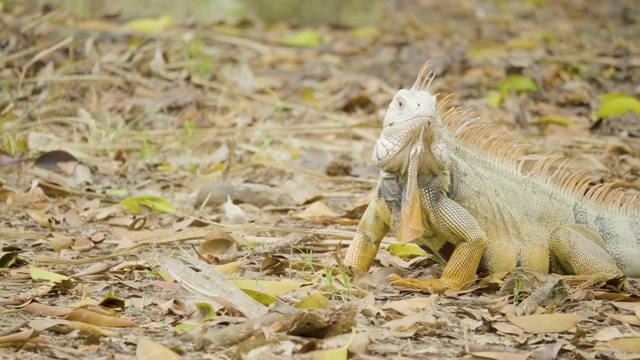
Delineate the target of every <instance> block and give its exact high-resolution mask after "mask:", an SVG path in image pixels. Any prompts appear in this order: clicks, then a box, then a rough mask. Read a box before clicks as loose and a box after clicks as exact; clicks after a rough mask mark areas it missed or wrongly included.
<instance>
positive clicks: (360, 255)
mask: <svg viewBox="0 0 640 360" xmlns="http://www.w3.org/2000/svg"><path fill="white" fill-rule="evenodd" d="M390 223H391V211H390V210H389V207H388V206H387V204H386V203H385V201H384V200H383V199H382V198H381V197H380V195H378V196H376V198H375V199H374V200H373V201H371V203H369V206H368V207H367V210H365V212H364V215H363V216H362V219H361V220H360V223H359V224H358V229H357V230H356V236H355V237H354V238H353V241H352V242H351V245H349V249H348V250H347V255H346V256H345V258H344V264H345V265H346V266H348V267H350V268H352V269H355V270H359V271H363V272H367V271H368V270H369V268H370V267H371V264H373V260H374V259H375V257H376V254H377V253H378V248H379V247H380V242H381V241H382V238H384V236H385V235H386V234H387V233H388V232H389V224H390Z"/></svg>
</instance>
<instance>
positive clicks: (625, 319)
mask: <svg viewBox="0 0 640 360" xmlns="http://www.w3.org/2000/svg"><path fill="white" fill-rule="evenodd" d="M605 314H606V315H607V316H608V317H610V318H612V319H614V320H616V321H619V322H621V323H623V324H629V325H635V326H640V319H638V317H637V316H636V315H624V314H614V313H610V312H607V313H605Z"/></svg>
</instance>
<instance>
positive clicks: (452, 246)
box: [344, 62, 640, 292]
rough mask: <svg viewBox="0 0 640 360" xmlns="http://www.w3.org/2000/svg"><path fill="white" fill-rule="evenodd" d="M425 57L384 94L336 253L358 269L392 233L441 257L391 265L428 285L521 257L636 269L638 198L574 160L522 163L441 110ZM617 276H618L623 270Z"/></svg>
mask: <svg viewBox="0 0 640 360" xmlns="http://www.w3.org/2000/svg"><path fill="white" fill-rule="evenodd" d="M427 71H428V62H427V64H425V66H424V67H423V68H422V70H421V71H420V73H419V75H418V77H417V79H416V81H415V83H414V85H413V87H412V88H411V89H409V90H407V89H402V90H399V91H398V92H397V94H396V95H395V96H394V98H393V100H392V101H391V104H390V105H389V108H388V110H387V112H386V115H385V117H384V123H383V129H382V133H381V135H380V138H379V139H378V140H377V142H376V144H375V149H374V151H373V161H374V162H376V163H377V164H378V167H379V168H380V170H381V171H380V181H379V183H378V187H377V194H376V196H375V198H374V199H373V201H372V202H371V203H370V204H369V206H368V207H367V209H366V211H365V213H364V215H363V217H362V219H361V221H360V223H359V225H358V228H357V232H356V235H355V237H354V239H353V241H352V243H351V245H350V246H349V249H348V250H347V253H346V256H345V260H344V264H345V265H347V266H348V267H351V268H352V269H355V270H359V271H365V272H366V271H368V270H369V268H370V266H371V264H372V263H373V260H374V258H375V256H376V254H377V252H378V248H379V245H380V242H381V240H382V238H383V237H384V236H385V235H386V234H387V233H388V232H389V231H391V232H393V233H395V235H396V237H397V238H398V240H400V241H401V242H405V243H406V242H409V241H414V242H416V243H417V244H418V245H420V246H421V247H424V248H426V249H427V250H429V251H430V252H431V253H432V254H434V255H436V256H438V257H439V258H440V259H442V260H443V261H446V265H445V266H444V269H443V272H442V277H441V278H439V279H437V278H433V279H411V278H402V277H400V276H397V275H391V276H390V277H389V280H391V282H392V284H393V285H396V286H403V287H410V288H415V289H421V290H424V291H429V292H443V291H445V290H460V289H463V288H465V287H467V286H468V285H469V284H470V283H471V282H472V281H473V279H474V278H475V275H476V272H477V271H478V270H481V271H483V272H489V273H496V272H507V271H511V270H513V269H514V268H516V267H523V268H527V269H530V270H533V271H537V272H543V273H547V272H557V273H560V274H565V275H577V276H576V277H577V278H578V279H576V280H580V278H584V279H585V280H586V279H588V278H591V277H596V278H598V277H600V276H602V278H604V279H609V278H611V277H612V276H614V277H615V276H619V277H621V278H623V277H624V276H625V275H626V276H629V277H640V245H639V243H640V197H639V196H637V195H636V196H631V195H628V194H626V193H625V191H624V190H622V189H619V188H618V189H614V190H612V188H611V185H612V184H597V185H592V184H591V180H592V179H588V178H585V174H586V170H584V171H578V172H576V173H573V174H570V173H569V172H568V171H567V167H568V165H569V162H570V160H567V159H565V160H564V161H562V162H561V163H560V164H559V166H557V169H556V170H555V171H550V168H551V167H552V166H553V165H554V164H557V162H558V161H559V160H560V159H561V157H559V156H547V157H544V158H542V159H541V160H538V161H537V162H536V164H535V166H533V168H532V170H530V171H523V170H522V166H523V163H524V160H525V159H526V157H522V156H521V155H522V150H523V149H524V147H526V144H524V143H523V142H522V141H519V140H517V139H515V138H514V137H513V136H511V135H510V134H509V133H508V132H507V131H505V130H500V129H499V128H498V127H497V125H491V124H488V123H485V122H482V121H480V120H479V119H477V118H474V119H469V116H468V112H466V111H461V110H460V109H459V108H452V109H449V111H447V112H446V113H445V114H444V115H443V116H442V117H441V116H440V115H439V114H438V112H442V110H443V108H444V106H445V104H446V103H447V101H448V99H449V97H447V98H445V99H444V100H443V101H441V102H439V103H438V101H437V99H436V97H435V96H433V95H431V93H429V91H428V88H429V85H430V83H431V81H432V80H433V78H434V74H433V72H429V73H427ZM624 282H625V283H626V280H624Z"/></svg>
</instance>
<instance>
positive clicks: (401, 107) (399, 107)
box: [398, 99, 404, 110]
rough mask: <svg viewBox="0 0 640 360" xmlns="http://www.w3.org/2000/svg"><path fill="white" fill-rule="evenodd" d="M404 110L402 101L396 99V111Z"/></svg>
mask: <svg viewBox="0 0 640 360" xmlns="http://www.w3.org/2000/svg"><path fill="white" fill-rule="evenodd" d="M403 108H404V102H403V101H402V99H398V109H399V110H402V109H403Z"/></svg>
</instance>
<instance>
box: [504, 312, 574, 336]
mask: <svg viewBox="0 0 640 360" xmlns="http://www.w3.org/2000/svg"><path fill="white" fill-rule="evenodd" d="M582 319H583V317H582V316H580V315H576V314H540V315H527V316H518V317H514V316H510V317H508V318H507V320H509V321H510V322H511V323H513V324H514V325H516V326H519V327H521V328H522V329H524V330H527V331H531V332H535V333H546V332H561V331H567V330H570V329H572V328H574V327H576V325H578V322H580V320H582Z"/></svg>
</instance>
